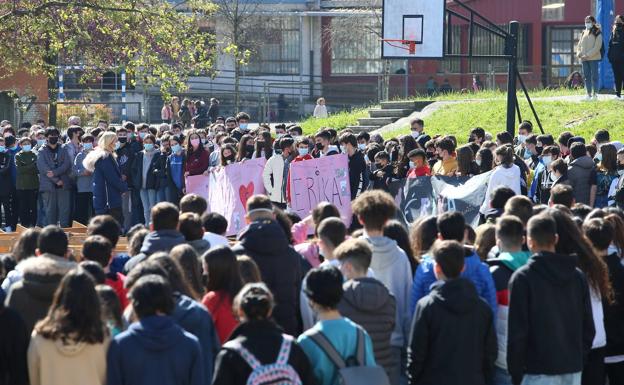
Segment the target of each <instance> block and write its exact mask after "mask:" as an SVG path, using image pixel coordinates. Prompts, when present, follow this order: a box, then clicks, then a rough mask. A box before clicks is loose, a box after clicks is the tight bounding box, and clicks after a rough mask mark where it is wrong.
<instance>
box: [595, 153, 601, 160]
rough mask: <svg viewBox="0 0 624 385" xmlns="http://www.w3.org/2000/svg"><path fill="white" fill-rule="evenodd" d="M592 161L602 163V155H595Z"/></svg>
mask: <svg viewBox="0 0 624 385" xmlns="http://www.w3.org/2000/svg"><path fill="white" fill-rule="evenodd" d="M594 159H596V160H597V161H598V162H602V153H601V152H599V153H598V154H596V158H594Z"/></svg>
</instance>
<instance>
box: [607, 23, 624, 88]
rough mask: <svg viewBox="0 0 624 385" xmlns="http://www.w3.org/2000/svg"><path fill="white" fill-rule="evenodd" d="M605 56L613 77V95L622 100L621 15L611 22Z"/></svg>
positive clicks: (623, 28) (623, 39)
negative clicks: (607, 48) (607, 50)
mask: <svg viewBox="0 0 624 385" xmlns="http://www.w3.org/2000/svg"><path fill="white" fill-rule="evenodd" d="M607 57H608V58H609V63H611V68H612V69H613V77H614V78H615V96H616V97H617V98H618V99H620V100H622V84H624V17H622V15H617V16H616V17H615V21H614V22H613V29H612V31H611V37H610V38H609V52H608V53H607Z"/></svg>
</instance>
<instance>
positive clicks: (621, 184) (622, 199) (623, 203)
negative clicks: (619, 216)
mask: <svg viewBox="0 0 624 385" xmlns="http://www.w3.org/2000/svg"><path fill="white" fill-rule="evenodd" d="M617 172H618V176H619V177H618V180H617V182H614V183H613V184H612V185H611V189H610V191H609V197H610V198H611V199H612V200H613V202H614V203H615V205H616V206H617V207H618V208H621V209H622V208H624V147H623V148H620V149H619V150H618V152H617Z"/></svg>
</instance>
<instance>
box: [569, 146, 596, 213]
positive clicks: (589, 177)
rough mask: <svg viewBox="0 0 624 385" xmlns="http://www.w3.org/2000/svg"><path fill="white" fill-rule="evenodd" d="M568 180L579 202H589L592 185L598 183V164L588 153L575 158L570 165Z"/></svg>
mask: <svg viewBox="0 0 624 385" xmlns="http://www.w3.org/2000/svg"><path fill="white" fill-rule="evenodd" d="M568 181H569V184H570V186H572V189H573V190H574V199H575V200H576V202H577V203H583V204H586V205H588V204H589V193H590V190H591V186H592V185H595V184H596V165H595V164H594V161H593V160H592V159H591V158H590V157H589V156H587V155H585V156H581V157H580V158H576V159H574V160H573V161H572V162H570V164H569V166H568Z"/></svg>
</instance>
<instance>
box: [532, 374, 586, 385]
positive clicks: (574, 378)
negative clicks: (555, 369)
mask: <svg viewBox="0 0 624 385" xmlns="http://www.w3.org/2000/svg"><path fill="white" fill-rule="evenodd" d="M581 373H582V372H578V373H567V374H558V375H546V374H525V375H524V377H522V385H581Z"/></svg>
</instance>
